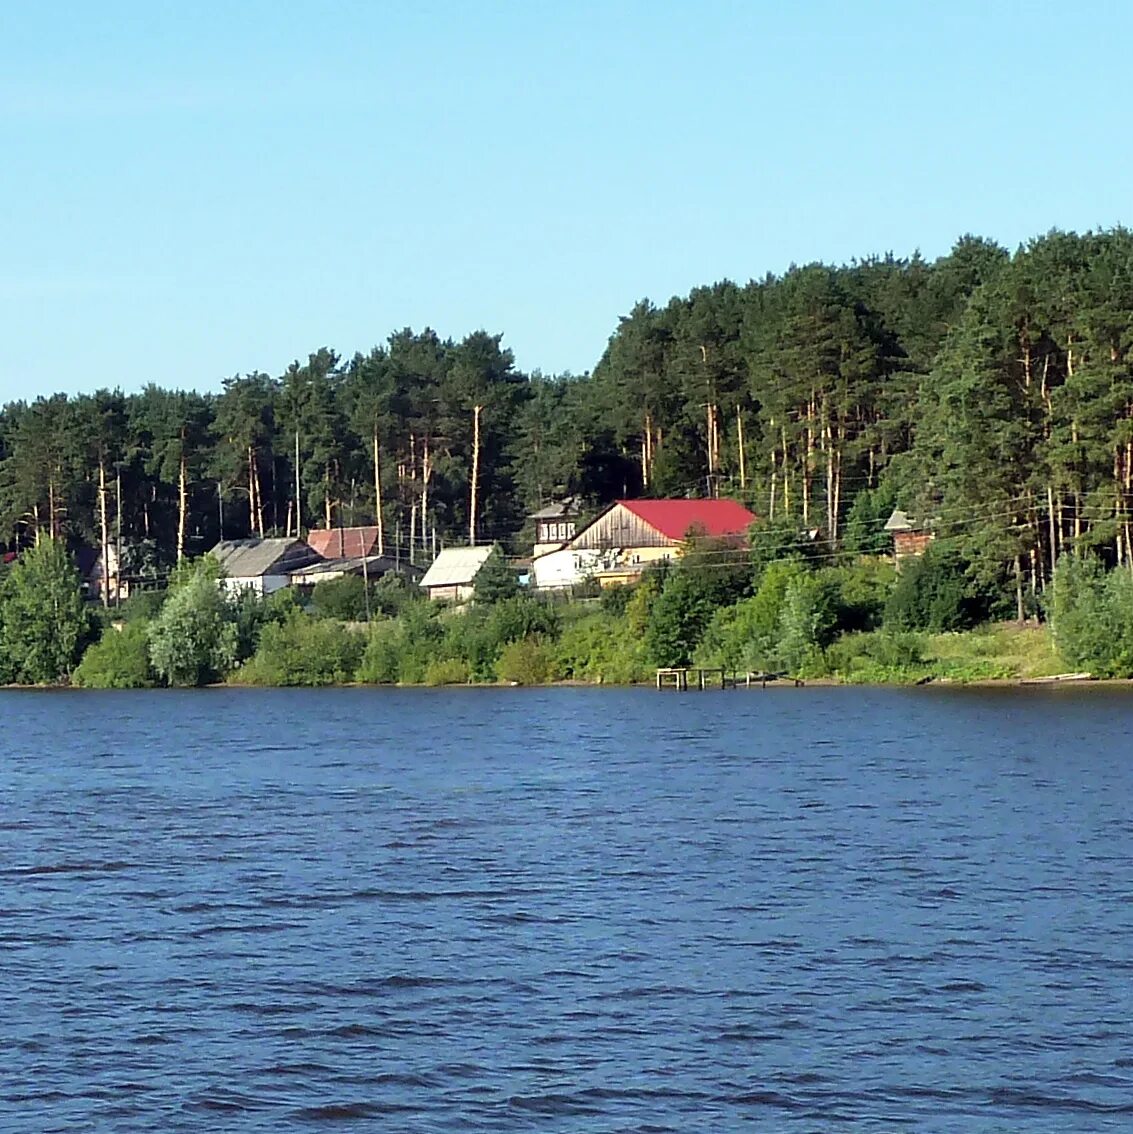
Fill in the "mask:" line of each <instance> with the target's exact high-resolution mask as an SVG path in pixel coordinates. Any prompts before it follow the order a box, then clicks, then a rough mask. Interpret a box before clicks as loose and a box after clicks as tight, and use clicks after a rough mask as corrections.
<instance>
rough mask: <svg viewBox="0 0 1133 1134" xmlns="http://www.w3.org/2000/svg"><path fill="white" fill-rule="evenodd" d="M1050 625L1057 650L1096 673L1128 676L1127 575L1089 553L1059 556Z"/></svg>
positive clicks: (1130, 597) (1130, 608) (1132, 653)
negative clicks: (1086, 555) (1088, 554)
mask: <svg viewBox="0 0 1133 1134" xmlns="http://www.w3.org/2000/svg"><path fill="white" fill-rule="evenodd" d="M1051 616H1052V617H1051V625H1052V627H1053V632H1054V642H1055V645H1056V647H1057V649H1058V652H1059V653H1060V654H1061V655H1062V657H1063V658H1065V659H1066V661H1067V662H1068V663H1069V664H1070V665H1071V666H1072V667H1074V668H1075V669H1081V670H1088V671H1089V672H1091V673H1093V674H1095V675H1096V676H1098V677H1133V576H1131V575H1130V573H1129V571H1127V570H1125V569H1123V568H1120V567H1119V568H1117V569H1116V570H1114V571H1110V572H1106V571H1105V570H1104V569H1103V567H1102V565H1101V564H1100V563H1099V562H1098V561H1097V560H1096V559H1094V558H1093V557H1092V556H1091V557H1077V556H1072V555H1067V556H1063V557H1062V559H1060V560H1059V562H1058V566H1057V568H1056V570H1055V573H1054V598H1053V602H1052V603H1051Z"/></svg>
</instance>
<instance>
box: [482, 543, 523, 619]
mask: <svg viewBox="0 0 1133 1134" xmlns="http://www.w3.org/2000/svg"><path fill="white" fill-rule="evenodd" d="M517 594H519V579H518V577H517V576H516V573H515V572H514V571H513V570H512V569H511V568H510V567H509V566H508V564H507V560H506V559H504V553H503V549H502V548H501V547H500V545H499V544H496V546H495V547H494V548H492V554H491V555H489V556H488V558H487V559H486V560H485V561H484V564H483V566H482V567H481V568H480V570H479V571H477V572H476V579H475V581H474V583H473V589H472V597H473V599H474V600H475V601H476V602H478V603H482V604H484V605H491V604H492V603H496V602H503V601H504V600H505V599H510V598H514V597H515V596H516V595H517Z"/></svg>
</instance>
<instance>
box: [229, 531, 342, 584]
mask: <svg viewBox="0 0 1133 1134" xmlns="http://www.w3.org/2000/svg"><path fill="white" fill-rule="evenodd" d="M209 554H210V555H212V556H214V557H215V558H216V559H218V560H219V561H220V565H221V566H222V567H223V568H224V570H225V572H226V573H227V574H228V577H229V578H230V579H256V578H259V577H260V576H261V575H286V574H287V573H288V572H289V571H297V570H298V569H299V568H300V567H306V566H307V565H308V564H310V563H314V562H315V561H316V560H317V559H319V558H320V556H319V555H318V554H317V553H316V552H315V551H312V550H311V548H310V547H308V546H307V544H305V543H304V542H303V541H302V540H301V539H222V540H221V541H220V543H218V544H217V545H216V547H214V548H213V549H212V551H210V552H209Z"/></svg>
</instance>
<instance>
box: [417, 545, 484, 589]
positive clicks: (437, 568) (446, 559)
mask: <svg viewBox="0 0 1133 1134" xmlns="http://www.w3.org/2000/svg"><path fill="white" fill-rule="evenodd" d="M493 550H494V548H493V547H492V545H491V544H483V545H481V546H480V547H446V548H445V549H444V550H443V551H442V552H441V553H440V554H439V555H438V556H437V557H436V559H434V560H433V562H432V564H431V566H430V567H429V569H428V571H426V572H425V575H424V577H423V578H422V579H421V589H422V590H423V591H424V592H425V593H426V594H427V595H428V596H429V598H431V599H436V600H438V601H446V602H468V601H469V599H471V598H472V593H473V590H474V589H475V585H476V576H477V575H478V574H479V573H480V568H481V567H483V566H484V564H485V563H487V562H488V559H489V557H490V556H491V554H492V552H493Z"/></svg>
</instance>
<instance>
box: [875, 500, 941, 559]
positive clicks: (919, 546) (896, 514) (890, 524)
mask: <svg viewBox="0 0 1133 1134" xmlns="http://www.w3.org/2000/svg"><path fill="white" fill-rule="evenodd" d="M884 530H885V531H887V532H890V533H892V535H893V560H894V562H895V563H897V564H900V562H901V560H902V559H915V558H917V557H918V556H921V555H924V553H925V551H926V550H927V549H928V545H929V544H930V543H932V541H933V540H934V539H935V538H936V536H935V535H934V533H933V532H932V531H931V530H930V529H929V528H927V527H926V526H925V525H923V524H917V523H914V522H913V521H912V520H910V519H909V517H908V516H907V515H906V514H905V513H904V512H902V511H901V509H900V508H894V509H893V515H891V516H890V517H889V519H888V520H886V521H885V529H884Z"/></svg>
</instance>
